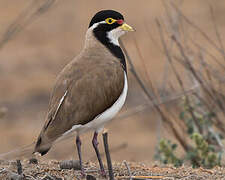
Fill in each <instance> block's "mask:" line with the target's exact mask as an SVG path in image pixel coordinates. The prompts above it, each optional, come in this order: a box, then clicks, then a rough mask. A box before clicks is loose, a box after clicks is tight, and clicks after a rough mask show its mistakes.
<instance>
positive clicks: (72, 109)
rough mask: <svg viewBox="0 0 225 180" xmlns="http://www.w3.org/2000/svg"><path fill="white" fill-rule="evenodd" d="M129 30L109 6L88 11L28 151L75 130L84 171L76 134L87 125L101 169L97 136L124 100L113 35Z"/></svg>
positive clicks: (123, 75)
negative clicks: (80, 41) (80, 39)
mask: <svg viewBox="0 0 225 180" xmlns="http://www.w3.org/2000/svg"><path fill="white" fill-rule="evenodd" d="M129 31H134V28H132V27H131V26H130V25H128V24H127V23H126V22H125V20H124V17H123V15H122V14H121V13H119V12H117V11H115V10H101V11H99V12H97V13H96V14H95V15H94V16H93V18H92V19H91V21H90V23H89V26H88V29H87V32H86V35H85V42H84V47H83V49H82V50H81V51H80V53H79V54H78V55H77V56H76V57H75V58H74V59H72V60H71V61H70V62H69V63H68V64H67V65H66V66H65V67H64V68H63V70H62V71H61V72H60V73H59V75H58V76H57V78H56V82H55V85H54V87H53V90H52V93H51V96H50V102H49V106H48V110H47V115H46V118H45V123H44V126H43V128H42V130H41V132H40V134H39V136H38V138H37V141H36V144H35V147H34V153H39V154H40V155H45V154H46V153H47V152H48V151H49V150H50V148H51V146H52V144H53V142H54V141H56V140H57V139H58V138H60V137H62V136H65V135H66V134H68V133H70V132H76V147H77V152H78V157H79V163H80V167H81V173H82V174H84V173H85V171H84V168H83V162H82V156H81V139H80V135H81V134H82V133H85V132H87V131H90V130H91V131H94V136H93V139H92V144H93V147H94V150H95V152H96V155H97V159H98V162H99V165H100V172H101V174H103V175H104V174H105V170H104V166H103V163H102V160H101V157H100V153H99V149H98V144H99V143H98V139H97V137H98V134H99V133H100V132H101V131H102V130H103V129H104V126H105V124H106V123H108V122H110V121H111V120H112V119H113V117H114V116H115V115H116V114H117V113H118V112H119V111H120V109H121V108H122V106H123V105H124V103H125V100H126V96H127V91H128V80H127V66H126V60H125V55H124V53H123V51H122V49H121V47H120V44H119V38H120V37H121V36H122V35H124V34H125V33H126V32H129Z"/></svg>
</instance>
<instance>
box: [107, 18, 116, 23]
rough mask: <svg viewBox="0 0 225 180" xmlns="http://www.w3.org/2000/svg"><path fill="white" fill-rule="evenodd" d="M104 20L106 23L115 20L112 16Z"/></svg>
mask: <svg viewBox="0 0 225 180" xmlns="http://www.w3.org/2000/svg"><path fill="white" fill-rule="evenodd" d="M105 22H106V23H107V24H113V23H114V22H116V20H115V19H113V18H107V19H105Z"/></svg>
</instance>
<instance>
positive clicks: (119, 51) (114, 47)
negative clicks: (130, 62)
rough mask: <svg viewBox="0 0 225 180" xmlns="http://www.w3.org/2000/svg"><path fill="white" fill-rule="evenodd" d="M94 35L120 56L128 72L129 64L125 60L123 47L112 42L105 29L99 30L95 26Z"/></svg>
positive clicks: (115, 54) (114, 53)
mask: <svg viewBox="0 0 225 180" xmlns="http://www.w3.org/2000/svg"><path fill="white" fill-rule="evenodd" d="M93 33H94V36H95V37H96V38H97V39H98V40H99V41H100V42H101V43H102V44H104V45H105V46H106V47H107V48H108V49H109V50H110V52H111V53H112V54H113V55H114V56H116V57H117V58H119V60H120V63H121V64H122V65H123V69H124V71H125V72H126V73H127V66H126V61H125V56H124V54H123V51H122V49H121V48H120V46H117V45H115V44H113V43H111V42H110V39H109V38H108V37H107V33H106V32H105V31H99V30H98V28H95V29H94V30H93Z"/></svg>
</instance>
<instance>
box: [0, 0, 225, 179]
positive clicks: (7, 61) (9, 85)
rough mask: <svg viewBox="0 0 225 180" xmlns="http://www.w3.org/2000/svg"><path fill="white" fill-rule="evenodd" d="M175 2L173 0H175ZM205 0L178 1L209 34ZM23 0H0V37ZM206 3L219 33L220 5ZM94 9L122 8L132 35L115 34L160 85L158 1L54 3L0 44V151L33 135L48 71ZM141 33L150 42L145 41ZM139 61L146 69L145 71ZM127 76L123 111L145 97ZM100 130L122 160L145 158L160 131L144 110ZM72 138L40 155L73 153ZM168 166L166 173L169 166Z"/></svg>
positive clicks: (78, 42)
mask: <svg viewBox="0 0 225 180" xmlns="http://www.w3.org/2000/svg"><path fill="white" fill-rule="evenodd" d="M37 2H38V1H37ZM39 2H40V1H39ZM176 2H177V3H178V4H181V1H176ZM208 2H209V3H211V2H212V1H207V3H206V1H205V0H198V1H196V0H188V1H182V4H181V9H182V11H183V12H184V14H186V16H187V17H189V18H190V19H191V20H193V21H194V22H195V23H197V24H198V25H199V26H200V27H201V28H202V29H203V30H205V31H206V32H207V33H208V35H209V36H211V37H214V36H215V33H214V31H213V25H212V24H211V23H210V21H209V19H210V14H209V6H208ZM213 2H214V1H213ZM30 5H31V1H30V0H20V1H12V0H0V38H3V35H4V33H5V32H6V30H7V28H8V27H9V26H10V25H11V24H12V22H13V21H14V20H15V19H16V18H17V17H18V16H19V15H21V14H23V12H24V10H25V9H27V8H28V7H29V6H30ZM212 5H213V8H214V10H215V13H216V17H217V18H216V23H217V24H218V27H219V30H220V32H221V34H222V39H224V37H223V35H224V33H222V32H223V31H224V29H225V21H224V17H225V12H224V8H225V3H224V2H223V1H216V2H215V3H213V4H212ZM100 9H116V10H118V11H120V12H122V13H123V14H124V16H125V19H126V21H127V23H128V24H130V25H132V26H134V27H135V29H136V32H135V33H133V34H132V33H130V34H128V35H126V36H125V37H123V38H122V40H123V42H124V44H125V47H126V49H127V50H128V52H129V54H130V56H131V57H132V60H133V63H134V65H135V67H136V68H137V70H138V73H139V74H140V76H141V77H142V78H143V79H144V80H145V81H147V79H148V78H147V77H150V78H151V79H152V80H153V82H154V83H155V86H156V87H160V86H161V83H162V72H163V67H164V66H163V64H164V60H165V58H164V55H163V54H162V53H161V51H160V49H159V48H160V47H161V45H160V41H159V35H158V31H157V27H156V24H155V18H161V19H164V18H165V16H166V15H165V11H164V8H163V4H162V2H161V1H156V0H146V1H144V0H143V1H130V0H124V1H120V0H114V1H103V0H101V1H100V0H92V1H86V0H78V1H74V0H66V1H57V3H56V4H55V5H54V6H53V7H52V8H50V9H49V10H48V11H47V12H46V13H44V14H42V15H41V16H40V17H38V18H35V19H34V20H32V23H30V24H29V25H28V26H26V27H25V28H24V29H23V30H22V31H20V32H19V33H17V35H16V36H13V37H12V39H11V40H10V41H9V42H8V43H7V44H5V45H4V47H2V48H1V49H0V107H1V106H4V107H6V108H7V109H8V112H7V115H6V117H5V118H4V119H1V120H0V142H1V145H0V154H1V153H4V152H9V151H11V150H15V149H17V148H18V147H21V146H25V145H29V144H32V142H34V141H35V140H36V137H37V136H38V134H39V132H40V130H41V127H42V125H43V124H44V119H45V113H46V110H47V105H48V99H49V94H50V91H51V88H52V86H53V84H54V80H55V77H56V75H57V73H59V71H60V70H61V69H62V68H63V67H64V66H65V65H66V64H67V63H68V62H69V61H70V60H71V58H72V57H74V56H75V55H76V54H78V52H79V51H80V50H81V48H82V46H83V39H84V35H85V31H86V29H87V26H88V22H89V20H90V18H91V17H92V16H93V14H94V13H96V12H97V11H98V10H100ZM187 29H189V28H188V27H187ZM149 33H151V34H152V36H153V37H154V40H155V42H157V43H155V42H153V41H152V40H151V38H150V37H149ZM196 38H198V37H196ZM135 43H136V44H137V45H138V46H139V48H140V52H141V55H142V58H144V59H145V64H143V62H142V61H141V58H140V56H139V53H138V51H137V48H136V45H135ZM206 48H207V45H206ZM143 67H147V68H146V69H147V72H146V71H144V69H143ZM128 74H129V94H128V99H127V102H126V105H125V107H124V109H123V112H126V111H127V110H129V109H131V108H134V107H136V106H138V105H140V104H143V103H145V102H147V100H146V97H145V96H144V95H143V92H141V90H140V88H139V87H138V86H137V83H136V82H135V80H134V78H133V77H132V76H131V73H129V72H128ZM123 112H122V113H123ZM122 113H121V114H122ZM106 128H107V129H109V141H110V146H111V148H112V149H114V151H113V152H112V159H113V160H114V161H115V162H117V161H119V162H121V161H122V160H124V159H126V160H127V161H136V162H145V163H147V164H148V163H151V162H152V160H153V155H154V150H155V146H156V142H157V137H158V136H159V133H160V135H161V137H162V136H164V134H165V132H164V130H161V131H159V118H158V116H157V115H156V114H154V113H153V112H152V110H151V109H147V110H146V111H144V112H140V113H136V114H135V115H133V116H129V117H127V118H123V119H115V121H113V122H112V123H111V124H110V125H108V126H107V127H106ZM91 136H92V134H91V133H88V134H85V135H84V136H82V140H83V146H82V150H83V154H84V160H85V161H95V160H96V159H95V154H94V150H93V148H92V145H91V138H92V137H91ZM100 142H101V139H100ZM74 143H75V140H74V138H69V139H67V140H66V141H64V142H62V143H59V144H56V145H55V146H54V147H53V148H52V150H51V151H50V152H49V153H48V154H47V155H46V156H45V157H44V159H57V160H62V159H72V158H74V159H77V155H76V151H75V145H74ZM100 147H101V148H102V146H100ZM101 151H102V149H101ZM53 164H54V163H53ZM25 166H26V165H25ZM28 166H29V165H28ZM32 166H33V165H32ZM55 167H57V161H56V162H55ZM169 170H171V171H173V172H174V173H175V171H177V170H176V169H170V168H169ZM169 170H168V171H169ZM183 170H184V171H185V168H183ZM50 171H52V170H50ZM166 171H167V170H165V173H166ZM148 172H149V173H150V172H151V170H150V171H148ZM187 172H188V170H187ZM193 172H195V170H194V171H193ZM201 175H202V177H204V176H205V175H210V174H209V173H207V172H206V173H205V172H202V174H201Z"/></svg>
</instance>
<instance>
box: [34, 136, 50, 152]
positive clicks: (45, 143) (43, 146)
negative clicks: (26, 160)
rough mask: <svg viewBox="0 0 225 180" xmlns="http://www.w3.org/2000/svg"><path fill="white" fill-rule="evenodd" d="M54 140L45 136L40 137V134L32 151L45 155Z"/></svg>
mask: <svg viewBox="0 0 225 180" xmlns="http://www.w3.org/2000/svg"><path fill="white" fill-rule="evenodd" d="M53 141H54V140H48V139H47V138H44V137H42V134H40V136H39V137H38V140H37V142H36V144H35V147H34V151H33V153H36V152H38V153H40V154H41V155H42V156H43V155H45V154H46V153H47V152H48V151H49V150H50V148H51V147H52V143H53Z"/></svg>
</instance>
